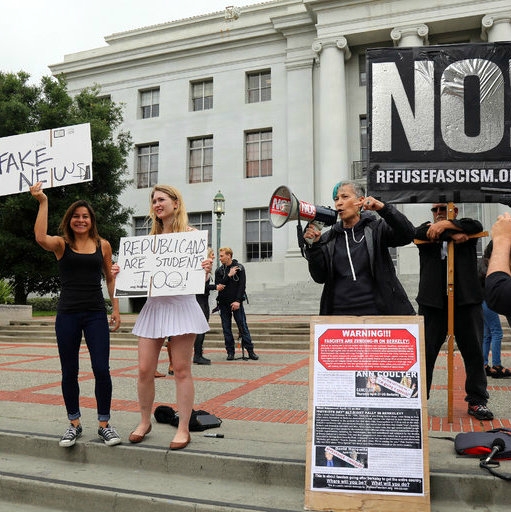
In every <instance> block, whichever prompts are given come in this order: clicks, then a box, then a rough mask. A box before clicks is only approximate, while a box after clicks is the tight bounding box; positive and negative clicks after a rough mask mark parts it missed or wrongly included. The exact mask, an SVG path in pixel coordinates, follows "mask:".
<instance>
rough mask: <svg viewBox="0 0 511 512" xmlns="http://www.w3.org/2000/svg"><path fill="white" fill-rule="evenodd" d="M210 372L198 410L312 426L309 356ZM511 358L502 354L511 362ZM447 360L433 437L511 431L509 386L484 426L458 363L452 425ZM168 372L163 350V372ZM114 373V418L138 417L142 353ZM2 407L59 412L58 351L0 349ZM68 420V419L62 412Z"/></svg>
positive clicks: (120, 359)
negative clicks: (471, 408)
mask: <svg viewBox="0 0 511 512" xmlns="http://www.w3.org/2000/svg"><path fill="white" fill-rule="evenodd" d="M206 352H207V355H208V357H210V358H211V359H212V361H213V364H212V365H211V366H197V365H194V367H193V371H194V382H195V387H196V404H195V408H197V409H205V410H207V411H209V412H211V413H214V414H216V415H217V416H219V417H220V418H223V419H230V420H242V421H254V422H263V423H277V424H278V423H285V424H306V422H307V399H308V362H309V353H308V351H296V350H294V351H282V350H280V351H279V350H258V353H259V355H260V359H259V361H241V360H237V361H233V362H227V361H225V351H224V350H221V349H207V350H206ZM80 357H81V363H80V364H81V371H80V386H81V407H82V408H83V409H93V410H94V409H95V407H96V404H95V399H94V393H93V381H94V377H93V374H92V371H91V369H90V365H89V357H88V354H87V349H86V347H85V345H84V344H83V345H82V349H81V354H80ZM510 357H511V354H510V353H503V358H504V360H506V359H507V360H509V358H510ZM446 367H447V356H446V354H445V353H443V352H441V353H440V355H439V358H438V361H437V366H436V369H435V377H434V382H433V388H432V395H431V399H430V401H429V402H428V409H429V430H430V431H437V432H467V431H479V430H489V429H490V428H496V427H501V426H502V427H507V428H511V420H510V418H511V414H510V413H511V405H510V401H509V391H510V387H511V379H499V380H496V379H489V387H488V391H489V393H490V403H489V406H490V408H492V410H493V412H494V413H495V419H494V420H493V421H492V422H479V421H477V420H475V419H474V418H472V417H470V416H468V415H467V412H466V403H465V402H464V400H463V398H464V370H463V363H462V360H461V357H460V355H459V353H458V352H455V358H454V409H453V412H454V414H453V416H454V422H453V423H452V424H450V423H448V421H447V403H446V400H447V389H446V385H445V383H446V381H447V377H446ZM163 368H165V369H166V368H167V359H166V351H165V350H162V353H161V358H160V371H161V370H162V369H163ZM111 372H112V378H113V383H114V397H113V402H112V414H113V415H114V413H115V411H127V412H136V411H138V404H137V400H136V377H137V350H136V346H135V344H134V345H133V346H115V345H114V346H112V351H111ZM172 379H173V378H172V377H171V376H167V377H166V378H164V379H157V380H156V387H157V393H156V402H155V405H158V404H160V403H165V404H169V403H170V404H171V405H173V404H174V402H173V401H174V399H175V396H174V386H173V383H171V382H169V381H171V380H172ZM0 402H18V403H26V404H41V405H61V406H62V407H63V402H62V397H61V391H60V365H59V361H58V355H57V351H56V346H55V345H54V344H45V343H37V342H26V343H23V342H13V343H1V344H0ZM62 413H63V416H64V414H65V412H64V410H63V411H62Z"/></svg>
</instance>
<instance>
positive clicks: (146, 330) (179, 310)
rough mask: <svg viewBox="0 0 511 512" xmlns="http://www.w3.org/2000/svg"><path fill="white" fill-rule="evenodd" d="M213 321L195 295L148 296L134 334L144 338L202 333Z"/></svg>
mask: <svg viewBox="0 0 511 512" xmlns="http://www.w3.org/2000/svg"><path fill="white" fill-rule="evenodd" d="M207 331H209V324H208V322H207V320H206V317H205V316H204V313H203V312H202V309H201V308H200V306H199V303H198V302H197V299H196V298H195V295H175V296H171V297H148V299H147V301H146V303H145V304H144V307H143V308H142V311H141V312H140V314H139V315H138V318H137V321H136V322H135V325H134V327H133V330H132V333H133V334H134V335H135V336H139V337H141V338H154V339H156V338H166V337H167V336H178V335H180V334H202V333H204V332H207Z"/></svg>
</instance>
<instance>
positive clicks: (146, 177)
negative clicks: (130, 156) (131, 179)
mask: <svg viewBox="0 0 511 512" xmlns="http://www.w3.org/2000/svg"><path fill="white" fill-rule="evenodd" d="M158 151H159V144H146V145H144V146H138V147H137V188H147V187H153V186H154V185H156V184H157V183H158Z"/></svg>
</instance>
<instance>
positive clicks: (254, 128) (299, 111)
mask: <svg viewBox="0 0 511 512" xmlns="http://www.w3.org/2000/svg"><path fill="white" fill-rule="evenodd" d="M502 40H511V9H510V8H509V3H508V1H507V0H490V1H486V2H480V1H476V0H449V1H447V0H443V1H434V2H421V1H417V0H375V1H367V0H337V1H336V0H274V1H268V2H262V3H258V4H255V5H248V6H241V7H227V8H226V9H225V11H222V12H216V13H211V14H208V13H205V14H204V15H202V16H196V17H193V18H188V19H184V20H176V21H169V22H166V21H165V13H162V23H161V24H159V25H154V26H150V27H142V28H139V29H136V30H131V31H128V32H123V33H118V34H113V35H110V36H107V37H106V38H105V41H106V42H107V44H108V46H105V47H101V48H96V49H91V50H88V51H84V52H79V53H74V54H71V55H66V56H65V57H64V60H63V62H61V63H59V64H55V65H52V66H51V70H52V72H53V74H55V75H57V74H60V73H63V74H64V75H65V76H66V78H67V80H68V83H69V90H70V92H71V93H74V92H76V91H79V90H80V89H82V88H83V87H85V86H90V85H92V84H99V85H100V86H101V89H102V93H103V94H104V95H105V96H110V97H111V98H112V100H113V101H115V102H120V103H124V104H125V107H126V108H125V113H124V119H125V120H124V128H125V129H127V130H129V131H130V132H131V134H132V138H133V141H134V143H135V147H134V150H133V153H132V155H131V156H130V159H129V172H130V176H129V177H130V178H133V180H134V185H133V187H132V188H130V189H129V190H127V191H126V192H125V193H124V196H123V198H122V202H123V203H124V204H129V205H131V206H133V208H134V209H135V215H134V218H133V223H132V225H131V227H130V229H129V231H130V232H131V233H132V234H138V233H143V232H144V218H145V215H146V214H147V212H148V207H149V191H150V187H151V186H152V185H153V184H155V183H171V184H173V185H175V186H177V187H178V188H179V189H180V190H181V192H182V193H183V196H184V198H185V201H186V205H187V209H188V211H189V213H190V216H191V220H192V222H193V223H194V224H195V225H197V226H199V227H202V228H204V229H209V231H210V234H211V243H212V245H213V247H215V248H216V240H217V223H216V218H215V216H214V214H213V212H212V207H213V198H214V196H215V195H216V194H217V192H218V191H221V193H222V194H223V196H224V197H225V215H223V216H222V218H221V245H228V246H230V247H232V248H233V250H234V256H235V258H237V259H239V260H240V261H242V262H243V263H244V264H245V265H246V268H247V273H248V276H249V281H250V290H252V292H255V291H257V290H262V289H265V288H271V287H277V286H278V285H281V284H286V285H289V286H290V287H291V285H293V284H294V285H295V286H296V284H297V283H298V284H299V286H298V290H300V289H302V290H304V289H307V282H310V278H309V275H308V272H307V268H306V264H305V261H304V260H303V259H302V258H301V255H300V253H299V251H298V247H297V241H296V222H290V223H288V224H286V225H285V226H284V227H282V228H281V229H278V230H276V229H273V230H272V228H271V226H270V225H269V222H268V204H269V200H270V197H271V195H272V192H273V191H274V190H275V189H276V188H277V187H278V186H279V185H287V186H289V187H290V188H291V189H292V191H293V192H294V194H295V195H296V196H297V197H298V198H299V199H302V200H304V201H307V202H310V203H314V204H318V205H331V204H332V199H331V189H332V186H333V185H334V184H335V183H336V182H338V181H339V180H341V179H352V178H356V179H362V180H364V179H365V178H364V171H365V169H364V165H365V164H364V161H365V157H366V154H367V137H366V87H365V50H366V49H367V48H372V47H385V46H420V45H436V44H450V43H466V42H483V41H489V42H493V41H502ZM428 206H429V205H413V206H412V205H402V206H400V208H402V209H403V210H404V212H405V213H406V214H407V216H408V217H409V218H410V220H411V221H412V222H413V223H414V224H419V223H421V222H424V221H425V220H428V219H429V218H430V215H431V214H430V212H429V208H428ZM460 207H461V208H463V209H464V210H465V212H463V210H462V213H465V214H466V215H467V216H474V217H477V218H479V219H480V220H481V221H482V222H483V225H484V227H485V229H489V228H490V227H491V224H492V223H493V221H494V219H495V218H496V216H497V214H498V213H499V212H500V211H502V210H505V209H506V207H503V206H499V205H495V204H493V205H484V206H483V205H475V204H466V205H460ZM483 243H484V240H483ZM396 264H397V266H398V272H399V274H400V276H401V279H402V281H403V282H404V283H405V285H406V286H408V289H409V290H410V296H411V298H413V297H414V296H415V295H414V290H415V288H414V287H415V286H416V281H417V275H418V257H417V250H416V248H415V247H414V246H413V245H412V244H410V246H408V247H405V248H402V249H399V251H397V253H396ZM304 287H305V288H304ZM298 293H300V291H298ZM126 307H127V306H126ZM314 312H315V311H311V313H314Z"/></svg>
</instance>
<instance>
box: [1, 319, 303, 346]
mask: <svg viewBox="0 0 511 512" xmlns="http://www.w3.org/2000/svg"><path fill="white" fill-rule="evenodd" d="M133 325H134V321H133V320H129V321H124V320H123V322H122V325H121V327H120V328H119V330H118V331H116V332H113V333H112V334H111V342H112V344H117V345H133V346H135V345H136V337H135V336H133V335H132V334H131V330H132V328H133ZM249 328H250V334H251V336H252V340H253V342H254V344H255V346H256V348H257V349H262V348H273V349H281V350H308V348H309V340H310V326H309V323H308V322H306V321H288V322H284V323H271V322H263V321H253V322H252V321H251V322H249ZM233 333H234V336H237V334H238V332H237V329H236V326H235V325H233ZM14 340H18V341H19V340H23V341H31V342H39V343H53V342H55V329H54V322H52V321H49V320H38V319H37V318H34V319H33V320H31V321H23V322H14V321H13V322H11V323H10V325H6V326H0V342H4V343H9V342H10V341H14ZM224 346H225V345H224V336H223V332H222V327H221V325H220V320H219V318H218V317H217V316H215V317H213V318H212V319H211V321H210V331H209V332H208V333H207V336H206V342H205V347H206V348H223V347H224Z"/></svg>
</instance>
